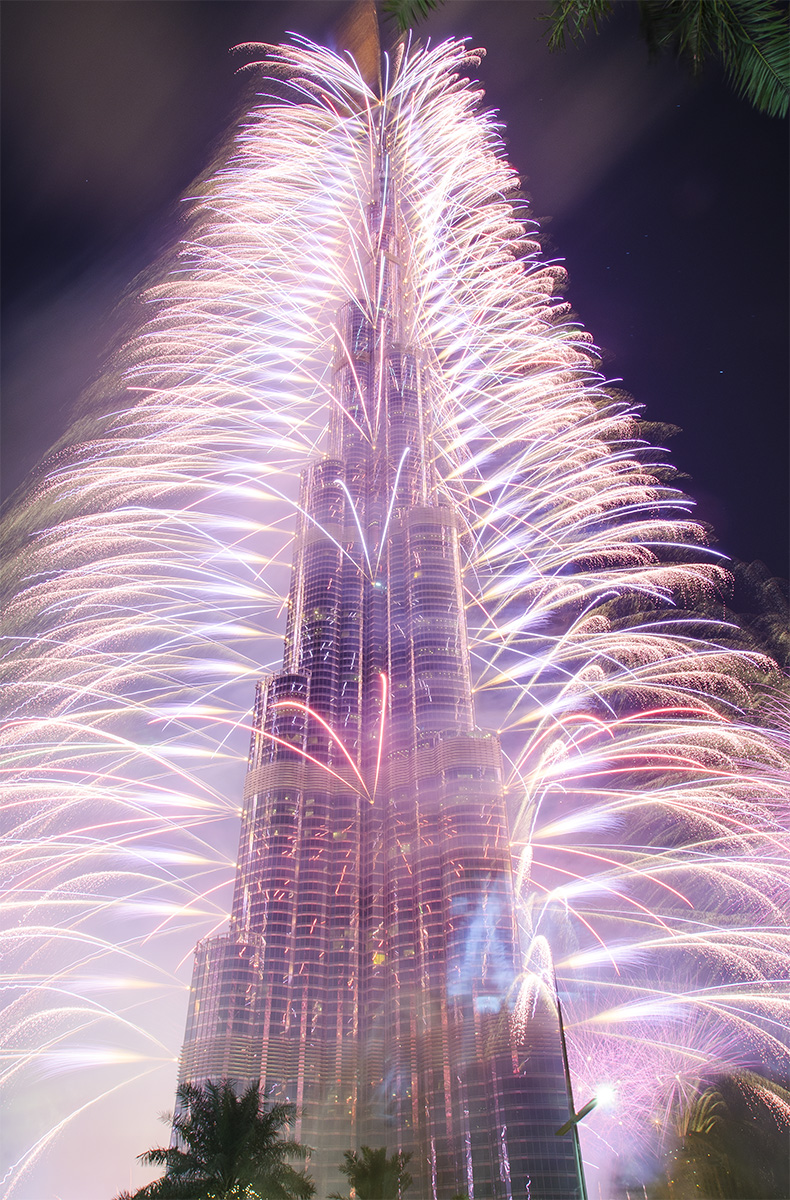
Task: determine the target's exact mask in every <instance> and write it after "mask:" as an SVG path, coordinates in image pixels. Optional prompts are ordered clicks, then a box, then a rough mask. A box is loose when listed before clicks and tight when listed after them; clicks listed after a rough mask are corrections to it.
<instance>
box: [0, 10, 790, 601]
mask: <svg viewBox="0 0 790 1200" xmlns="http://www.w3.org/2000/svg"><path fill="white" fill-rule="evenodd" d="M344 8H345V4H344V3H335V2H334V0H301V2H290V0H283V2H281V3H264V2H261V0H241V2H234V0H224V2H215V0H197V2H193V0H168V2H160V0H131V2H128V0H113V2H109V0H55V2H50V0H5V3H4V4H3V11H2V15H3V92H4V106H3V110H4V116H3V171H4V177H3V227H2V234H3V292H2V299H3V312H4V320H3V329H4V343H3V357H4V376H3V382H4V426H5V439H4V463H5V466H4V476H3V488H4V491H5V492H8V491H11V490H12V489H13V488H14V487H15V486H16V485H17V484H18V483H19V482H20V481H21V480H22V479H23V478H24V475H25V473H26V472H27V471H28V470H29V469H30V468H31V467H32V466H33V465H34V464H35V462H36V461H37V460H38V458H39V457H40V456H41V455H42V454H43V453H45V452H46V450H47V449H48V447H49V445H50V444H51V442H52V441H54V440H55V438H56V437H57V436H58V435H59V434H60V433H61V432H62V431H63V428H64V427H65V424H66V422H67V418H68V412H69V409H70V406H71V405H72V404H73V402H74V400H75V398H76V396H77V395H78V394H79V392H80V390H81V388H82V387H83V386H84V385H85V383H86V382H87V381H88V380H90V378H91V377H92V376H93V375H95V374H96V373H97V371H98V369H99V362H100V353H101V349H102V346H103V345H104V344H105V343H106V341H107V339H108V338H109V337H110V335H111V333H112V330H113V323H112V318H111V317H110V314H111V312H112V310H113V306H114V304H115V303H116V301H117V300H118V298H119V296H120V295H121V294H122V293H123V292H124V291H125V290H126V289H127V288H128V287H129V284H130V282H131V280H132V279H133V278H134V276H135V275H136V274H137V273H138V272H139V271H140V270H142V269H143V268H144V267H145V266H146V265H147V264H148V263H149V262H150V261H151V260H152V259H153V258H155V257H156V256H157V254H158V253H159V252H160V251H161V250H162V249H163V248H165V247H166V246H167V245H168V244H169V243H170V242H171V241H172V240H173V239H174V237H176V236H177V233H178V216H177V214H178V209H179V202H178V198H179V195H180V194H181V193H182V192H183V191H184V190H185V189H186V188H187V187H188V185H189V183H190V181H191V180H192V179H193V178H194V177H195V175H197V174H198V173H199V172H200V171H201V170H202V169H204V167H205V166H206V164H207V163H208V162H209V161H210V160H211V157H212V155H213V154H214V153H215V152H216V151H217V149H218V147H219V146H220V145H221V143H222V135H223V133H224V131H225V130H226V129H227V127H228V125H229V123H230V122H231V120H232V119H233V117H234V115H235V114H237V113H238V111H239V109H240V106H241V104H242V103H243V101H244V97H245V95H246V94H247V89H248V87H249V83H248V81H246V80H245V78H244V77H241V76H238V75H236V74H235V69H236V67H237V65H238V62H237V61H236V60H235V59H234V58H232V57H231V56H230V55H229V54H228V53H227V51H228V48H229V47H230V46H232V45H234V44H235V43H238V42H243V41H249V40H263V41H277V40H280V39H281V38H282V37H283V36H284V34H285V33H286V31H287V30H295V31H297V32H300V33H304V34H307V35H309V36H311V37H314V38H315V39H316V40H320V41H322V40H327V39H328V40H330V41H331V38H332V29H333V27H334V25H335V22H336V19H337V16H338V14H339V13H340V12H342V11H343V10H344ZM541 11H542V8H541V6H540V5H538V4H533V3H530V2H529V0H502V2H500V0H454V2H451V3H450V4H448V5H447V6H446V8H445V9H443V10H442V11H441V12H440V13H439V14H437V15H436V16H435V17H433V18H432V19H431V21H430V22H429V23H428V24H427V25H426V26H424V27H423V36H427V35H430V36H431V37H432V38H434V39H435V38H437V37H438V38H441V37H443V36H445V35H446V34H449V33H455V34H458V35H467V34H468V35H470V36H471V38H472V40H473V42H474V43H475V44H478V45H483V46H485V47H486V48H487V50H488V57H487V58H486V60H485V61H484V64H483V67H482V69H481V72H480V74H481V77H482V79H483V82H484V84H485V87H486V91H487V97H488V101H489V102H490V104H491V105H492V106H493V107H495V108H497V109H498V110H499V111H500V113H501V117H502V120H503V122H504V124H505V127H506V138H507V143H508V147H509V153H510V157H511V159H512V161H513V162H514V164H515V166H516V167H517V169H518V170H519V171H520V172H521V173H522V175H523V177H524V180H525V184H524V186H525V190H526V192H527V193H528V194H529V195H530V197H531V198H532V202H533V212H534V215H535V216H536V217H538V218H540V219H541V220H542V222H543V233H544V245H545V247H546V250H547V252H548V254H549V255H550V256H551V257H557V258H562V259H563V260H564V261H565V263H566V266H567V268H568V270H569V272H570V286H569V291H568V295H569V298H570V300H571V301H572V303H573V305H574V307H575V309H576V311H577V312H578V314H579V316H580V318H581V319H582V321H583V322H584V324H585V326H586V327H587V328H588V329H589V330H590V331H591V333H592V334H593V336H594V338H595V339H596V341H597V343H598V344H599V345H600V346H601V347H602V348H603V350H604V370H605V371H606V373H607V374H608V375H609V376H610V377H612V378H617V379H622V380H623V385H624V387H625V388H626V390H627V391H629V392H630V393H631V394H632V395H634V396H635V397H636V399H637V400H638V401H639V402H640V403H642V404H643V405H644V406H645V408H646V416H647V417H648V418H649V419H651V420H655V421H666V422H670V423H673V424H677V425H679V426H681V427H682V429H683V432H682V433H681V434H679V435H678V436H677V437H676V438H675V439H674V442H673V443H672V449H673V456H674V460H675V462H676V463H677V464H678V465H679V466H680V467H681V469H682V470H683V471H684V472H686V473H688V475H689V476H690V478H689V479H688V480H687V481H686V486H687V488H688V490H689V491H690V492H691V494H692V495H693V496H694V497H695V498H696V499H697V501H698V503H699V509H698V512H699V515H700V516H701V517H702V518H703V519H704V520H707V521H711V522H713V523H714V525H715V527H716V531H717V534H718V544H719V546H720V548H721V549H722V550H724V551H725V552H727V553H728V554H731V555H733V556H735V557H737V558H740V559H744V560H746V561H751V560H752V559H756V558H757V559H762V560H763V561H764V562H765V563H766V564H767V565H768V567H769V569H770V571H771V572H772V573H774V574H776V575H780V576H784V577H786V576H787V575H788V574H790V568H789V567H788V353H787V351H788V333H787V330H788V267H787V262H788V254H787V250H788V247H787V214H788V194H787V193H788V164H787V125H786V122H782V121H778V120H776V119H769V118H767V117H762V116H760V115H758V114H756V113H755V112H754V111H753V110H752V109H751V108H750V106H749V105H748V104H746V103H745V102H744V101H741V100H739V99H737V98H736V97H735V96H734V95H733V94H732V92H731V91H730V90H729V89H728V87H727V86H726V84H725V83H724V82H723V80H722V78H721V76H720V74H719V72H718V70H717V69H715V68H714V69H712V70H711V71H709V72H707V73H706V74H705V76H704V78H703V81H702V82H701V83H700V82H694V81H692V80H690V79H689V78H688V76H687V75H686V74H685V73H684V72H683V71H682V70H679V69H678V68H676V67H675V66H674V64H673V63H671V62H670V61H662V62H660V63H658V64H651V63H649V62H648V56H647V51H646V49H645V47H644V44H643V43H642V42H641V40H640V39H639V36H638V18H637V13H636V9H635V5H632V4H630V3H627V2H624V3H622V4H620V5H618V15H617V17H616V18H615V20H614V21H613V22H611V23H610V24H609V25H608V26H607V28H606V30H605V33H604V35H603V36H602V37H601V38H598V39H595V38H591V39H590V42H589V44H587V45H585V46H584V47H582V48H576V49H572V50H570V51H568V52H565V53H564V54H556V55H551V54H549V52H548V51H547V50H546V48H545V34H544V27H543V25H542V24H541V22H540V21H539V20H538V17H539V15H540V13H541Z"/></svg>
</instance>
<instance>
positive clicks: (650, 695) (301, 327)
mask: <svg viewBox="0 0 790 1200" xmlns="http://www.w3.org/2000/svg"><path fill="white" fill-rule="evenodd" d="M478 53H479V52H478ZM255 56H256V57H259V58H261V57H262V58H263V63H262V64H261V63H256V64H254V68H255V69H256V70H259V71H262V78H263V81H264V82H263V84H262V86H261V90H262V93H263V94H262V96H261V97H260V101H259V103H258V104H257V106H256V107H255V108H254V109H253V111H252V112H251V113H250V114H249V116H248V117H247V118H246V119H245V121H244V122H243V124H242V126H241V127H240V129H239V130H238V131H237V133H236V135H235V136H234V138H233V141H232V145H231V148H230V150H229V151H228V153H227V154H226V155H225V157H224V158H223V159H222V160H221V162H220V164H219V165H218V166H217V167H215V168H214V169H213V170H212V171H211V172H210V173H209V174H208V175H207V176H206V178H205V179H203V180H202V181H200V182H199V184H198V185H196V187H195V189H194V192H193V194H192V195H191V196H190V197H189V198H188V213H189V215H188V219H187V223H186V232H185V234H184V236H183V238H182V240H181V242H180V244H179V247H178V249H177V252H176V253H175V254H174V256H173V257H172V258H171V259H170V260H169V261H168V262H166V263H165V264H164V265H163V266H162V267H161V268H160V269H158V270H157V272H156V273H155V274H154V275H152V277H151V278H150V279H149V280H147V281H144V282H143V284H142V286H141V290H140V294H139V297H138V299H137V301H136V303H135V306H134V311H133V313H132V315H131V317H130V321H131V322H132V329H131V332H130V335H129V337H128V339H127V340H126V341H125V342H124V344H123V345H122V346H121V347H120V348H119V349H118V351H117V352H116V353H115V355H114V356H113V358H112V360H111V361H110V363H109V364H108V368H107V370H106V372H105V374H104V375H103V376H102V378H101V379H100V380H99V382H98V383H97V384H96V385H95V387H94V388H93V389H92V390H91V392H90V394H89V395H88V396H87V397H85V398H84V400H83V402H82V406H81V409H80V412H79V415H78V416H77V418H76V420H75V423H74V425H73V426H72V428H71V430H70V431H69V434H68V435H67V436H66V438H64V440H63V442H62V443H61V444H60V445H59V446H57V447H55V449H54V451H53V453H52V455H51V456H50V458H49V459H48V460H47V461H46V463H45V464H43V466H42V467H41V468H40V469H39V471H38V472H37V473H36V474H35V476H34V478H33V479H32V481H31V482H30V484H29V486H28V487H27V489H26V490H25V491H24V492H23V493H21V494H20V495H18V496H17V497H16V498H15V501H14V506H13V508H12V510H11V511H10V512H9V514H8V516H7V522H6V530H7V546H8V550H7V559H6V561H7V566H6V588H7V593H8V597H9V598H8V601H7V607H6V648H7V659H6V664H7V666H6V671H7V678H8V680H9V683H8V685H7V689H6V694H7V696H8V698H9V703H8V710H9V712H10V720H9V721H8V724H7V726H6V731H5V741H6V751H7V753H6V758H5V764H6V765H5V768H4V769H5V772H6V776H5V778H6V797H7V799H6V808H5V818H4V819H5V822H6V826H5V832H6V840H5V850H4V868H3V869H4V877H5V878H4V895H5V897H6V899H5V901H4V905H3V910H4V927H3V930H4V931H3V934H2V939H3V950H4V953H3V963H4V972H5V983H4V992H3V996H4V1008H3V1014H2V1023H1V1024H0V1036H1V1038H2V1043H3V1046H4V1056H3V1076H2V1087H3V1090H4V1094H5V1097H6V1099H7V1100H8V1101H9V1104H11V1105H13V1111H14V1114H15V1115H14V1117H13V1118H12V1120H11V1124H10V1132H11V1138H10V1139H9V1144H11V1146H12V1153H11V1157H10V1160H9V1161H8V1162H6V1163H5V1164H4V1166H3V1172H4V1176H3V1182H2V1187H0V1196H2V1197H12V1196H13V1197H16V1198H19V1197H23V1196H25V1195H29V1196H32V1195H35V1194H38V1193H37V1192H36V1191H35V1187H36V1181H38V1186H41V1183H40V1181H41V1180H42V1179H44V1178H47V1176H46V1171H47V1170H48V1169H50V1168H48V1167H47V1164H48V1163H56V1164H57V1163H63V1162H67V1161H68V1159H67V1157H66V1151H65V1150H64V1145H66V1144H67V1143H69V1142H73V1141H75V1140H78V1139H79V1137H80V1136H81V1135H80V1130H85V1129H88V1128H94V1127H95V1124H96V1123H97V1122H98V1123H99V1124H101V1122H102V1121H105V1122H106V1125H107V1128H108V1130H109V1129H110V1127H112V1135H111V1136H112V1138H114V1141H113V1146H114V1150H113V1153H114V1155H115V1157H116V1159H117V1161H118V1162H119V1163H124V1162H127V1161H129V1160H130V1159H131V1158H132V1157H133V1156H134V1154H136V1153H139V1151H140V1150H141V1149H143V1148H144V1146H145V1145H146V1144H149V1143H150V1142H151V1141H155V1140H157V1138H158V1137H159V1136H160V1135H159V1133H158V1131H157V1130H156V1127H155V1126H151V1125H142V1124H137V1125H135V1124H134V1123H133V1122H131V1123H130V1122H129V1120H127V1119H126V1118H125V1117H124V1114H125V1113H128V1112H129V1111H131V1110H132V1108H135V1107H136V1108H138V1109H141V1110H144V1111H145V1112H146V1113H148V1112H149V1111H150V1112H151V1113H155V1112H156V1109H157V1107H159V1108H162V1107H166V1106H167V1105H168V1104H169V1103H170V1101H171V1097H172V1092H173V1088H174V1077H175V1066H174V1059H175V1056H176V1054H177V1051H178V1048H179V1046H180V1039H181V1033H182V1029H183V1014H184V1008H185V999H186V997H185V986H186V979H187V976H188V970H189V962H188V959H189V955H190V951H191V948H192V946H193V944H194V942H195V941H196V940H197V938H198V937H202V936H205V935H206V934H207V933H209V932H211V931H213V930H216V929H218V928H220V927H221V926H222V923H223V921H224V920H225V917H226V914H227V910H228V905H229V898H230V897H229V890H230V884H231V879H232V873H233V862H234V857H235V843H236V838H237V831H238V824H237V811H238V810H237V808H236V797H238V796H239V795H240V794H241V779H242V775H243V770H244V765H243V758H244V753H245V750H246V743H247V736H248V735H247V732H246V731H247V727H248V724H249V706H250V703H251V700H252V693H253V682H254V679H255V678H256V677H258V676H259V675H260V674H261V672H262V670H265V669H266V667H267V665H268V664H270V663H272V664H273V663H275V662H276V661H277V660H278V659H279V657H280V653H281V649H280V648H281V638H282V628H283V624H284V620H283V599H282V598H283V596H284V595H286V593H287V582H288V569H289V559H290V540H291V538H292V536H293V529H294V525H295V513H296V506H297V501H296V496H297V495H298V473H299V470H300V469H301V468H302V467H303V466H304V464H305V462H306V461H307V460H308V459H309V458H310V457H311V455H314V454H315V453H316V452H317V451H319V450H320V449H321V446H322V439H323V436H324V431H325V428H326V425H327V420H328V413H329V406H330V403H331V392H330V377H331V357H332V347H333V342H334V339H335V330H334V328H333V326H334V321H335V314H336V313H337V310H338V308H339V306H340V305H341V304H342V303H343V302H344V301H345V300H346V299H349V298H355V297H357V298H358V297H362V298H363V301H364V302H365V303H367V304H369V305H371V306H372V305H374V304H375V297H370V296H365V294H364V289H365V272H364V270H363V267H362V264H363V263H364V261H365V258H366V255H368V254H369V251H370V247H369V246H368V245H366V239H369V237H370V233H369V231H368V227H367V223H366V221H365V219H364V210H365V205H366V203H367V196H368V189H369V179H370V174H371V169H372V166H371V164H372V162H373V154H374V146H375V144H376V139H377V137H378V136H379V135H380V133H381V131H382V130H384V131H385V132H386V137H387V142H388V147H389V161H390V169H391V171H392V172H393V177H394V179H395V181H396V185H397V189H398V194H399V199H400V205H401V213H402V217H403V225H404V236H405V239H406V242H407V248H408V254H407V255H406V263H405V264H404V268H403V269H404V271H405V272H406V275H407V278H408V282H409V288H408V289H405V290H406V291H410V294H411V296H412V298H413V311H412V312H410V313H409V314H408V320H409V321H410V324H411V328H412V330H413V341H414V343H415V344H416V345H418V346H419V347H420V352H421V354H422V355H423V356H424V361H425V363H426V364H427V369H428V370H429V371H430V373H431V376H432V394H433V396H434V398H435V403H436V405H437V415H436V422H435V423H436V429H437V430H438V433H437V435H436V438H435V456H436V465H437V477H438V479H439V484H438V486H439V488H440V489H441V491H442V493H443V499H442V502H443V503H450V504H452V505H453V506H454V507H455V508H456V510H457V511H458V513H459V514H460V516H461V518H462V520H463V522H464V524H465V528H466V536H465V554H466V578H465V584H466V588H467V594H468V600H469V603H468V622H469V630H470V639H471V646H472V653H473V665H474V669H475V671H476V703H477V713H478V721H479V723H480V724H481V725H483V726H484V727H488V728H496V729H497V730H498V731H499V732H500V735H501V738H502V743H503V746H504V749H505V751H506V753H507V755H508V758H509V761H510V763H511V765H512V776H511V783H510V795H511V800H512V825H513V838H514V845H515V848H516V850H517V851H518V857H519V884H520V896H521V900H522V905H521V913H522V923H523V930H524V947H525V961H524V979H523V983H522V987H521V994H520V998H519V1001H518V1004H517V1006H516V1011H515V1019H516V1020H517V1021H518V1020H523V1019H528V1014H529V1007H530V1003H531V1000H532V998H533V997H534V995H535V992H536V990H539V989H540V988H541V987H543V986H545V985H546V984H547V982H549V983H550V981H551V978H552V974H553V972H556V977H557V981H558V984H559V990H560V995H561V997H562V1001H563V1013H564V1020H565V1026H566V1034H567V1040H568V1049H569V1055H570V1061H571V1068H572V1074H573V1081H574V1088H575V1092H576V1095H577V1098H578V1100H579V1102H580V1103H581V1102H583V1101H585V1100H586V1099H587V1098H588V1094H593V1093H594V1092H595V1091H596V1089H598V1088H599V1087H600V1086H601V1085H602V1084H608V1085H609V1086H610V1087H611V1089H612V1090H613V1092H614V1095H615V1099H614V1102H613V1103H612V1105H611V1106H610V1107H608V1108H607V1109H605V1110H604V1109H603V1108H602V1107H600V1108H599V1109H598V1111H597V1112H596V1113H595V1114H594V1116H593V1117H592V1118H591V1119H589V1121H588V1122H587V1125H586V1127H585V1128H584V1129H583V1147H584V1152H585V1157H586V1159H587V1161H588V1163H589V1164H590V1166H591V1167H592V1168H596V1167H600V1168H602V1169H603V1174H602V1175H601V1177H600V1178H601V1179H603V1178H604V1177H605V1175H606V1172H607V1171H608V1170H609V1168H610V1166H611V1164H612V1163H613V1162H615V1161H616V1159H617V1156H618V1155H621V1154H622V1153H623V1150H624V1147H625V1146H628V1147H629V1148H631V1149H633V1147H634V1146H641V1145H645V1146H646V1145H648V1144H649V1143H650V1141H651V1139H652V1138H653V1137H654V1135H655V1131H656V1129H657V1128H658V1129H659V1130H660V1129H661V1128H663V1127H665V1126H666V1125H667V1123H668V1122H669V1121H670V1119H671V1112H672V1106H673V1103H674V1102H675V1100H676V1099H677V1096H678V1095H680V1096H682V1097H688V1096H689V1095H693V1093H694V1090H695V1089H696V1088H698V1087H700V1086H701V1085H702V1083H703V1082H704V1080H705V1079H706V1078H709V1077H710V1076H711V1074H712V1073H715V1072H716V1071H721V1070H732V1069H733V1068H737V1067H750V1068H753V1069H755V1070H757V1071H758V1072H759V1071H762V1070H766V1071H768V1072H773V1073H775V1072H777V1071H779V1072H786V1070H787V1066H788V1063H787V1058H788V1050H787V1043H786V1037H785V1033H784V1030H785V1029H786V1025H787V1020H788V1016H790V1013H789V1012H788V1001H787V988H786V979H787V975H788V970H787V968H788V958H789V953H788V952H789V951H790V939H788V935H787V906H788V897H790V886H789V885H790V879H789V878H788V876H789V875H790V870H789V869H788V861H789V856H788V836H787V831H786V796H787V767H788V757H789V755H788V747H787V742H786V739H785V738H784V737H783V735H782V732H781V730H782V729H783V728H786V725H784V724H783V719H782V712H781V700H782V696H783V694H784V692H783V683H782V679H781V677H780V675H779V673H778V671H777V669H776V668H775V666H774V665H773V664H772V662H771V661H770V660H768V659H767V658H765V657H764V656H762V655H761V654H759V653H757V652H755V651H754V650H752V649H749V648H747V647H745V646H744V644H743V642H742V640H741V639H740V638H739V635H738V631H737V630H736V629H734V628H733V627H731V626H730V625H728V624H726V623H724V622H723V621H722V619H721V615H722V613H723V611H724V601H725V599H726V595H727V588H728V576H727V573H726V570H725V569H724V568H723V567H722V566H721V564H720V560H719V559H718V558H717V556H715V555H714V554H713V552H711V551H710V550H707V549H706V548H705V535H704V531H703V530H702V529H701V527H700V526H699V525H698V524H695V522H694V521H693V520H692V519H691V518H690V516H689V509H690V505H689V502H688V501H687V500H686V498H685V497H684V496H683V495H682V493H680V492H679V491H677V490H676V489H675V488H674V487H673V486H672V484H671V470H670V468H669V467H668V465H667V462H666V457H665V455H664V453H663V452H662V451H661V450H659V449H656V448H654V447H651V446H650V445H649V444H648V443H647V442H646V441H645V440H644V439H643V437H642V429H641V426H640V422H639V414H638V412H637V411H636V410H635V409H634V407H633V406H632V405H631V403H630V401H629V400H628V399H627V398H626V397H623V396H622V395H620V394H618V393H617V392H616V391H614V390H613V389H612V388H610V387H607V385H606V382H605V380H603V379H602V377H601V376H600V375H599V374H598V373H597V371H596V357H595V349H594V347H593V345H592V343H591V339H590V337H589V335H587V334H586V333H584V332H583V331H581V330H580V329H579V327H578V326H577V325H576V324H574V323H573V322H572V320H571V319H570V318H569V315H568V308H567V305H564V304H563V303H562V301H561V299H559V298H558V296H557V292H558V289H559V288H561V286H562V280H563V271H562V269H561V268H560V267H559V266H557V265H553V264H545V263H543V262H542V261H541V260H540V257H539V247H538V245H537V243H536V242H535V241H534V240H533V238H534V236H535V234H534V231H531V227H530V225H529V223H528V222H526V219H525V215H524V213H523V211H522V207H521V206H520V204H519V203H518V200H517V199H514V197H515V196H516V193H517V191H518V186H519V180H518V178H517V177H516V176H515V174H514V172H513V171H512V169H511V168H510V167H509V166H508V164H507V162H506V161H505V159H504V156H503V152H502V146H501V142H500V139H499V136H498V133H497V126H496V122H495V120H494V119H493V118H492V116H491V115H490V114H487V113H486V112H485V111H484V110H483V109H482V108H481V96H480V92H479V90H477V89H476V87H475V86H474V85H473V84H470V83H469V82H468V80H467V79H466V78H465V77H464V76H463V75H462V74H461V73H460V72H461V71H462V69H463V68H467V67H469V66H470V64H471V65H473V64H474V63H475V62H476V61H477V58H476V53H475V52H473V53H471V54H470V53H469V51H468V50H467V49H466V48H465V46H464V45H463V44H462V43H459V42H455V41H451V42H448V43H446V44H444V45H442V46H439V47H437V48H434V49H430V48H429V49H427V50H423V49H413V50H409V51H406V52H401V53H399V55H398V56H396V58H395V59H394V60H393V59H390V60H387V59H386V58H385V66H386V72H385V78H384V82H383V95H384V102H383V103H382V102H381V100H380V98H379V96H378V94H377V93H376V92H374V91H373V90H371V88H370V87H369V86H368V84H367V83H366V82H365V81H364V79H363V78H362V76H361V75H360V73H359V71H358V70H357V68H356V66H355V65H354V63H353V61H351V60H350V59H349V58H348V57H338V56H336V55H334V54H332V53H330V52H329V51H327V50H323V49H320V48H318V47H316V46H313V45H311V44H308V43H306V42H303V41H301V40H299V39H296V40H295V44H294V45H292V46H288V47H266V48H265V53H263V54H262V53H261V48H260V47H257V48H255ZM24 1097H26V1098H27V1099H23V1098H24ZM44 1097H46V1102H43V1098H44ZM618 1097H619V1101H618ZM775 1115H776V1120H777V1122H778V1123H779V1124H781V1123H782V1122H785V1123H787V1118H788V1114H787V1112H786V1111H784V1110H783V1109H782V1106H781V1105H779V1106H778V1107H776V1103H775ZM107 1136H110V1134H109V1133H108V1134H107ZM146 1139H148V1141H146ZM80 1169H81V1168H80V1167H79V1166H78V1165H77V1164H76V1163H75V1162H73V1163H72V1164H71V1170H72V1172H73V1177H74V1179H75V1180H78V1179H79V1178H80V1174H79V1172H80ZM84 1178H85V1179H89V1178H90V1175H87V1176H84ZM75 1186H76V1187H77V1188H78V1191H77V1192H75V1193H74V1194H75V1195H77V1194H79V1195H85V1194H87V1193H86V1191H85V1188H84V1185H79V1183H75ZM81 1186H82V1190H79V1189H80V1187H81ZM601 1186H602V1187H603V1186H604V1185H601ZM31 1188H32V1189H33V1190H32V1191H31V1190H28V1189H31ZM596 1188H597V1185H596ZM596 1188H594V1189H593V1194H596ZM601 1194H605V1191H604V1192H602V1193H601Z"/></svg>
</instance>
